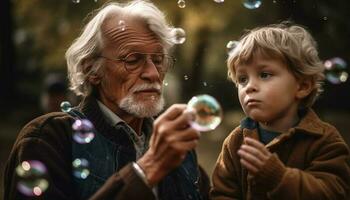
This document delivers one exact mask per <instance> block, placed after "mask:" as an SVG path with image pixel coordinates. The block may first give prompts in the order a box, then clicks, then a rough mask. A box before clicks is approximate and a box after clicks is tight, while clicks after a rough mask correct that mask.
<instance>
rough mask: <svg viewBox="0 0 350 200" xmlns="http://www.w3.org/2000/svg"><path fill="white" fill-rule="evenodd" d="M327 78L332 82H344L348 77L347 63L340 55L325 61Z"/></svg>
mask: <svg viewBox="0 0 350 200" xmlns="http://www.w3.org/2000/svg"><path fill="white" fill-rule="evenodd" d="M324 66H325V69H326V70H325V75H326V79H327V80H328V81H329V82H330V83H332V84H340V83H344V82H346V81H347V79H348V73H347V72H346V69H347V63H346V62H345V61H344V60H343V59H342V58H339V57H335V58H331V59H328V60H326V61H325V62H324Z"/></svg>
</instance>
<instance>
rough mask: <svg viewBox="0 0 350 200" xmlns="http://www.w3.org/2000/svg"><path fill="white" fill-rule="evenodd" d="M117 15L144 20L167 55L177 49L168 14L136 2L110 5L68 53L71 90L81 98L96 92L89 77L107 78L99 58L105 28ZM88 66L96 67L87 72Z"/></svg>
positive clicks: (142, 1)
mask: <svg viewBox="0 0 350 200" xmlns="http://www.w3.org/2000/svg"><path fill="white" fill-rule="evenodd" d="M113 14H118V15H123V16H126V17H136V18H140V19H142V20H144V22H145V23H146V24H147V25H148V27H149V29H150V30H151V31H153V32H154V33H155V34H156V35H157V36H158V37H159V39H160V41H161V43H162V45H163V48H164V51H165V52H166V53H167V52H169V50H170V48H171V47H172V46H173V45H174V43H173V41H172V35H171V29H172V27H170V26H169V25H168V23H167V22H166V20H165V16H164V13H163V12H161V11H160V10H159V9H158V8H157V7H156V6H155V5H154V4H152V3H151V2H149V1H147V0H134V1H131V2H129V3H126V4H120V3H109V4H106V5H105V6H103V7H102V8H101V9H100V10H98V12H97V14H96V15H95V16H94V17H93V18H92V20H90V21H89V22H88V23H87V24H86V26H85V27H84V29H83V31H82V33H81V35H80V36H79V37H78V38H77V39H76V40H75V41H74V42H73V44H72V45H71V46H70V47H69V48H68V50H67V52H66V60H67V68H68V78H69V83H70V89H71V90H72V91H73V92H74V93H75V94H76V95H78V96H88V95H89V94H90V93H91V92H92V89H93V86H92V85H91V83H90V82H89V81H87V80H88V77H89V75H91V74H99V75H103V74H102V73H103V70H101V68H102V61H101V60H98V59H96V56H97V55H98V54H99V53H100V51H101V49H102V48H103V39H102V36H101V35H102V33H101V26H102V24H103V23H104V21H105V20H106V19H107V18H108V17H109V16H111V15H113ZM84 65H89V66H92V67H91V68H89V69H87V68H85V67H84Z"/></svg>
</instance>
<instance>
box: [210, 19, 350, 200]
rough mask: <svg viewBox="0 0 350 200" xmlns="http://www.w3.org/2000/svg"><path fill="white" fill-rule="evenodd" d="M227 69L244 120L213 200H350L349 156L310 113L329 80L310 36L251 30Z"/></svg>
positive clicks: (229, 141) (283, 28)
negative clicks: (323, 82)
mask: <svg viewBox="0 0 350 200" xmlns="http://www.w3.org/2000/svg"><path fill="white" fill-rule="evenodd" d="M227 65H228V75H229V77H230V78H231V79H232V80H233V82H234V83H235V84H236V86H237V88H238V96H239V101H240V103H241V106H242V108H243V110H244V112H245V114H246V115H247V118H246V119H244V120H242V122H241V124H240V126H239V127H237V128H236V129H234V130H233V132H232V133H231V134H230V135H229V136H228V137H227V138H226V139H225V141H224V144H223V148H222V151H221V153H220V156H219V158H218V161H217V164H216V167H215V169H214V173H213V177H212V178H213V188H212V190H211V197H212V199H257V200H263V199H278V200H288V199H291V200H298V199H307V200H309V199H317V200H321V199H337V200H339V199H350V196H349V187H350V164H349V160H350V154H349V148H348V146H347V145H346V143H345V142H344V140H343V139H342V137H341V136H340V134H339V133H338V131H337V130H336V128H334V127H333V126H332V125H330V124H328V123H325V122H323V121H321V120H320V119H319V118H318V117H317V115H316V114H315V113H314V111H313V110H312V109H311V106H312V104H313V103H314V101H315V99H316V97H317V96H318V95H319V94H320V92H321V91H322V89H321V84H322V81H323V79H324V75H323V65H322V63H321V61H320V59H319V57H318V53H317V50H316V42H315V41H314V40H313V38H312V37H311V35H310V34H309V33H308V32H307V31H306V30H305V29H304V28H302V27H300V26H297V25H290V24H286V23H284V24H276V25H270V26H267V27H262V28H257V29H254V30H252V31H250V32H249V33H247V34H246V35H245V36H243V37H242V39H241V40H240V42H239V45H238V46H237V47H236V48H235V49H234V50H233V51H232V52H231V53H230V55H229V58H228V64H227Z"/></svg>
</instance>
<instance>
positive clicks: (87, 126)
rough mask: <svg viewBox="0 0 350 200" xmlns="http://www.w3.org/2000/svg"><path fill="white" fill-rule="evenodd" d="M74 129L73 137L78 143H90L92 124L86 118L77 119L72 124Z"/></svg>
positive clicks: (92, 137)
mask: <svg viewBox="0 0 350 200" xmlns="http://www.w3.org/2000/svg"><path fill="white" fill-rule="evenodd" d="M72 128H73V130H74V133H73V139H74V141H76V142H77V143H79V144H87V143H90V142H91V141H92V140H93V139H94V137H95V134H94V126H93V124H92V123H91V122H90V121H89V120H87V119H82V120H80V119H78V120H75V122H74V123H73V125H72Z"/></svg>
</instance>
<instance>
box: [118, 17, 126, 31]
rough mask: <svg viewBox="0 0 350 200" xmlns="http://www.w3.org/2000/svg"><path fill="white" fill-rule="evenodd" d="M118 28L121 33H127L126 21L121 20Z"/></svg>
mask: <svg viewBox="0 0 350 200" xmlns="http://www.w3.org/2000/svg"><path fill="white" fill-rule="evenodd" d="M118 27H119V29H120V30H121V31H125V21H124V20H119V22H118Z"/></svg>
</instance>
